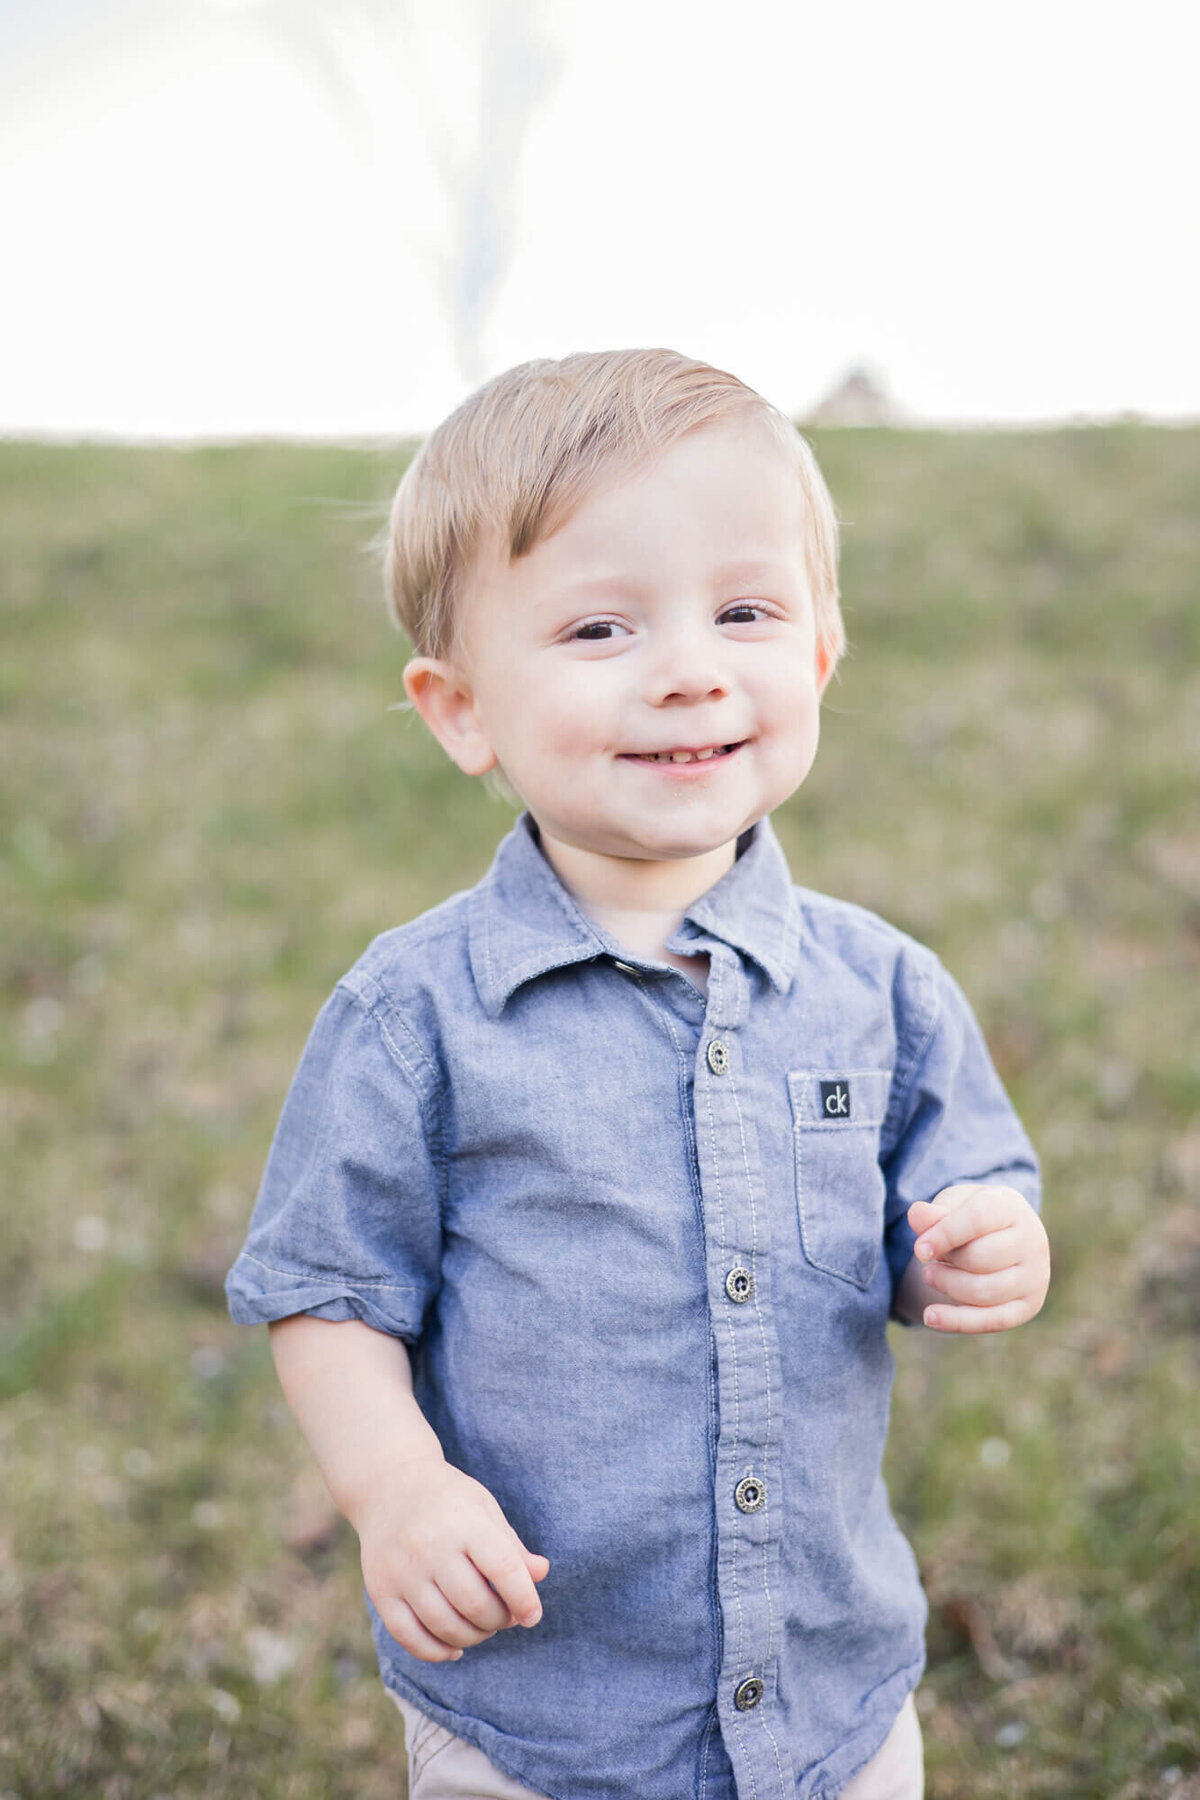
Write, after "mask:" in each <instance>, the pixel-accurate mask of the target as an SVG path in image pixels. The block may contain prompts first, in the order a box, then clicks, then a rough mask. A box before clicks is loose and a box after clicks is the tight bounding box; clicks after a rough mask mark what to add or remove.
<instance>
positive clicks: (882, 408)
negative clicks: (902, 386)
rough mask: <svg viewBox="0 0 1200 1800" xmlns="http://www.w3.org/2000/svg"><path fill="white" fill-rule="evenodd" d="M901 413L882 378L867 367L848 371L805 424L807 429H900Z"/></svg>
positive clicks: (817, 405) (818, 404) (818, 403)
mask: <svg viewBox="0 0 1200 1800" xmlns="http://www.w3.org/2000/svg"><path fill="white" fill-rule="evenodd" d="M899 420H900V413H899V409H898V407H897V406H896V403H895V401H894V400H893V399H892V397H891V395H890V394H889V393H888V391H887V389H886V388H885V386H884V385H883V380H882V377H881V376H879V375H877V374H876V373H875V371H874V370H872V369H868V368H867V367H866V366H865V365H859V366H858V367H857V368H853V369H850V370H848V372H847V373H846V374H845V375H843V376H842V378H841V380H840V381H838V382H836V383H835V384H834V386H833V387H832V388H830V390H829V392H828V393H827V394H826V396H825V398H824V399H823V400H819V401H818V402H817V404H816V406H814V407H813V409H812V411H811V412H810V413H808V414H807V415H806V417H805V419H804V420H803V423H804V424H805V425H896V424H898V423H899Z"/></svg>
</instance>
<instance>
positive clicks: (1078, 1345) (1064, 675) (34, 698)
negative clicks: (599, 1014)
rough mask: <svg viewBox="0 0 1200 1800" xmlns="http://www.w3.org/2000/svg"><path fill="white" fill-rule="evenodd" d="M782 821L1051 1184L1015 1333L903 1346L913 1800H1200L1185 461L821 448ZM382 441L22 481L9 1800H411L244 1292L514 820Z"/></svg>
mask: <svg viewBox="0 0 1200 1800" xmlns="http://www.w3.org/2000/svg"><path fill="white" fill-rule="evenodd" d="M817 449H818V454H819V456H820V458H821V461H822V464H823V466H824V468H825V470H826V472H827V475H828V477H829V480H830V484H831V486H832V488H833V491H834V494H835V497H836V499H837V502H838V506H839V510H840V512H841V514H842V516H843V518H844V519H845V520H846V530H845V560H844V584H843V585H844V590H845V608H846V617H847V625H848V630H849V634H850V638H851V645H852V650H851V654H850V656H849V657H848V659H847V661H846V663H845V664H844V665H843V669H842V671H841V675H840V678H839V680H838V681H837V682H836V683H835V684H834V687H833V689H832V690H831V692H830V695H829V697H828V702H827V705H826V709H825V718H824V727H823V744H822V749H821V752H820V755H819V758H818V762H817V766H816V768H815V770H814V772H813V774H812V776H811V777H810V779H809V781H808V782H807V783H806V785H805V787H804V788H803V789H802V790H801V792H800V794H799V795H798V796H797V797H796V798H795V799H794V800H793V801H792V802H791V803H790V804H789V805H788V806H787V807H786V808H785V809H784V810H783V812H782V813H781V814H780V815H778V818H777V823H778V825H779V829H780V834H781V836H782V838H783V840H784V843H785V845H786V847H787V850H788V852H789V856H790V858H791V861H792V866H793V869H794V871H795V873H796V876H797V878H798V879H799V880H801V881H804V882H806V883H808V884H810V885H812V886H816V887H819V888H824V889H827V890H829V891H832V892H835V893H839V894H842V895H845V896H846V897H848V898H851V899H854V900H858V901H861V902H862V903H864V904H865V905H868V906H872V907H875V908H877V909H878V910H879V911H881V912H883V913H884V914H885V915H886V916H887V917H889V918H891V919H893V920H894V921H895V922H896V923H897V924H900V925H902V926H904V927H906V928H907V929H910V930H912V931H914V932H916V933H917V934H918V935H919V936H921V937H923V938H924V939H925V940H926V941H928V942H930V943H932V944H933V945H934V946H935V948H937V949H938V950H939V951H940V952H941V954H942V955H943V956H944V957H945V959H946V961H947V963H948V964H949V966H950V967H951V968H952V969H953V970H954V971H955V973H956V974H957V975H958V976H959V978H960V980H961V981H962V982H963V985H964V986H965V987H966V989H967V991H968V993H969V994H970V995H971V997H972V998H973V1000H974V1001H975V1003H976V1005H977V1008H978V1011H979V1013H980V1015H981V1018H982V1019H983V1022H984V1025H985V1028H986V1030H987V1032H988V1035H989V1038H990V1041H991V1043H992V1045H993V1048H994V1051H995V1054H996V1058H997V1061H998V1063H999V1065H1000V1067H1001V1070H1002V1072H1003V1074H1004V1076H1005V1078H1006V1080H1007V1081H1008V1082H1009V1084H1010V1087H1011V1089H1012V1091H1013V1093H1014V1095H1015V1096H1016V1098H1017V1100H1018V1103H1019V1105H1020V1106H1021V1108H1022V1111H1023V1113H1024V1115H1025V1117H1026V1120H1027V1122H1028V1124H1029V1127H1030V1130H1031V1132H1032V1134H1033V1136H1034V1139H1035V1141H1036V1142H1037V1143H1038V1144H1039V1147H1040V1148H1041V1149H1042V1151H1043V1155H1044V1159H1045V1164H1046V1182H1047V1207H1046V1217H1047V1222H1048V1225H1049V1228H1050V1233H1051V1239H1052V1244H1053V1249H1054V1262H1055V1280H1054V1285H1053V1287H1052V1290H1051V1296H1050V1299H1049V1301H1048V1304H1047V1306H1046V1309H1045V1311H1044V1312H1043V1314H1042V1315H1041V1317H1040V1318H1039V1319H1038V1321H1037V1322H1036V1323H1035V1324H1033V1325H1031V1326H1029V1327H1026V1328H1025V1329H1024V1330H1022V1331H1019V1332H1016V1333H1011V1334H1007V1335H1005V1336H1003V1337H998V1338H994V1339H984V1340H975V1341H967V1342H961V1343H960V1342H945V1341H941V1340H936V1339H933V1338H932V1337H930V1338H926V1337H924V1336H922V1335H921V1334H918V1333H905V1334H897V1335H896V1344H895V1347H896V1354H897V1361H898V1365H899V1371H898V1383H897V1393H896V1403H895V1411H894V1427H893V1436H892V1442H891V1446H890V1449H889V1456H888V1465H887V1474H888V1479H889V1485H890V1488H891V1492H892V1495H893V1500H894V1504H895V1506H896V1509H897V1511H898V1513H899V1515H900V1517H901V1520H902V1522H903V1523H904V1525H905V1527H906V1529H907V1530H908V1532H909V1533H910V1535H911V1537H912V1540H913V1542H914V1544H915V1546H916V1549H917V1552H918V1556H919V1559H920V1562H921V1566H922V1570H923V1573H924V1576H925V1580H926V1584H927V1587H928V1590H929V1594H930V1601H931V1611H932V1617H931V1627H930V1671H929V1675H928V1677H927V1680H926V1682H925V1684H924V1686H923V1689H922V1693H921V1704H922V1708H923V1716H924V1726H925V1734H926V1746H927V1758H928V1767H929V1793H930V1795H931V1796H932V1797H933V1800H962V1797H964V1796H977V1795H979V1796H985V1795H997V1796H1000V1795H1003V1796H1026V1795H1029V1796H1041V1795H1057V1796H1065V1797H1067V1800H1091V1797H1093V1796H1095V1797H1096V1800H1100V1797H1101V1796H1103V1797H1104V1800H1109V1797H1112V1796H1118V1797H1120V1800H1142V1797H1143V1796H1151V1795H1160V1794H1161V1795H1171V1796H1175V1797H1176V1800H1178V1797H1179V1796H1192V1797H1194V1796H1196V1795H1200V1699H1198V1698H1197V1696H1198V1694H1200V1533H1198V1532H1197V1529H1196V1518H1197V1508H1196V1499H1195V1496H1196V1492H1197V1483H1198V1480H1200V1401H1198V1398H1197V1396H1198V1393H1200V1384H1198V1380H1197V1377H1198V1375H1200V1204H1198V1202H1200V1031H1198V1030H1197V1025H1198V1023H1200V1006H1198V1004H1197V993H1198V992H1200V816H1198V814H1197V808H1196V794H1197V786H1198V784H1197V777H1198V775H1200V674H1198V673H1197V670H1198V668H1200V658H1198V656H1197V652H1198V651H1200V575H1198V569H1200V522H1198V520H1200V515H1198V513H1197V508H1196V505H1195V496H1196V494H1197V493H1198V492H1200V432H1196V431H1193V430H1165V429H1162V430H1160V429H1148V428H1139V427H1134V426H1129V427H1112V428H1106V429H1094V430H1078V431H1061V432H1044V433H1028V434H1013V433H976V434H966V433H964V434H956V435H939V434H936V433H920V432H893V431H879V432H851V431H846V432H830V433H825V434H822V435H821V436H820V438H819V439H818V442H817ZM402 463H403V455H402V453H400V452H393V453H367V452H362V451H359V452H355V451H350V450H341V449H334V448H301V447H285V446H275V445H264V446H246V447H240V448H235V449H218V450H198V451H191V452H178V451H170V450H122V449H111V448H105V449H101V448H77V449H66V448H50V447H45V446H29V445H19V444H9V445H0V604H2V618H3V633H4V642H3V655H2V657H0V770H2V774H0V844H2V846H3V855H4V880H3V889H2V895H0V980H2V981H3V986H4V998H5V1002H6V1005H5V1009H4V1019H3V1024H2V1025H0V1062H2V1065H3V1097H2V1101H0V1105H2V1109H3V1110H2V1113H0V1119H2V1122H3V1127H4V1141H5V1155H4V1159H3V1181H4V1193H3V1197H2V1201H0V1204H2V1207H3V1211H2V1213H0V1230H2V1232H3V1242H4V1246H5V1254H4V1257H3V1261H2V1264H0V1461H2V1475H0V1481H2V1485H3V1494H4V1506H3V1509H2V1511H0V1608H2V1610H3V1615H4V1617H3V1625H2V1627H0V1642H2V1644H3V1648H0V1671H2V1672H0V1792H3V1793H5V1794H7V1795H18V1796H19V1797H20V1800H41V1797H42V1796H51V1795H62V1794H67V1795H87V1796H91V1795H99V1796H103V1797H104V1800H126V1797H128V1800H153V1797H154V1796H170V1797H171V1800H185V1797H190V1796H201V1795H203V1796H206V1797H212V1800H235V1797H236V1800H248V1797H253V1796H258V1797H261V1800H308V1797H309V1796H311V1797H313V1800H318V1797H319V1800H327V1797H329V1796H337V1797H339V1800H342V1797H344V1800H374V1797H375V1796H378V1797H379V1800H383V1797H384V1796H387V1800H394V1796H396V1795H397V1794H398V1793H400V1792H402V1789H403V1780H402V1776H401V1774H400V1770H399V1763H400V1742H401V1734H400V1728H399V1723H398V1721H397V1720H396V1719H395V1717H394V1714H393V1711H392V1709H391V1708H390V1706H389V1705H388V1703H387V1702H386V1700H385V1699H384V1697H383V1695H382V1693H381V1691H380V1689H379V1686H378V1682H377V1680H376V1677H375V1674H374V1666H373V1659H372V1656H371V1650H370V1644H369V1639H368V1635H367V1630H366V1625H365V1621H364V1618H363V1615H362V1610H361V1602H360V1594H359V1580H358V1572H357V1564H356V1559H355V1554H354V1545H353V1541H352V1537H351V1534H350V1533H349V1531H348V1530H347V1528H345V1527H344V1526H343V1527H339V1526H338V1525H337V1523H336V1522H335V1521H334V1520H333V1519H332V1517H331V1515H330V1513H329V1510H328V1507H327V1505H326V1504H325V1503H324V1502H323V1500H322V1498H321V1490H320V1485H319V1481H318V1479H317V1478H316V1477H315V1475H314V1473H313V1472H312V1470H311V1468H310V1464H309V1458H308V1455H307V1452H306V1451H305V1449H304V1446H303V1444H302V1443H301V1442H300V1440H299V1438H298V1435H297V1433H296V1431H295V1428H294V1426H293V1425H292V1423H291V1421H290V1417H289V1415H288V1414H287V1412H286V1410H285V1409H284V1407H283V1405H282V1402H281V1400H280V1398H279V1395H278V1391H277V1388H276V1384H275V1381H274V1376H273V1373H272V1370H271V1367H270V1361H269V1357H268V1353H267V1346H266V1343H265V1337H264V1334H262V1333H258V1332H247V1331H244V1330H239V1329H238V1328H236V1327H234V1326H232V1325H231V1324H230V1323H229V1322H228V1320H227V1318H226V1315H225V1311H224V1303H223V1298H222V1294H221V1286H220V1284H221V1279H222V1277H223V1274H224V1271H225V1268H226V1267H227V1265H228V1262H229V1261H230V1260H231V1258H232V1256H233V1255H234V1253H235V1251H236V1249H237V1246H238V1244H239V1242H240V1239H241V1234H242V1231H243V1229H244V1225H245V1220H246V1217H247V1215H248V1212H249V1208H250V1205H251V1202H252V1199H253V1195H254V1191H255V1188H256V1185H257V1180H258V1175H259V1171H260V1167H261V1163H262V1159H263V1155H264V1152H265V1148H266V1145H267V1142H268V1141H269V1137H270V1133H271V1130H272V1128H273V1125H274V1121H275V1117H276V1114H277V1111H278V1107H279V1104H280V1101H281V1098H282V1095H283V1092H284V1089H285V1087H286V1084H287V1081H288V1079H289V1076H290V1074H291V1071H292V1068H293V1067H294V1064H295V1061H296V1059H297V1057H298V1055H299V1051H300V1048H301V1046H302V1044H303V1041H304V1037H305V1034H306V1032H307V1030H308V1026H309V1024H310V1023H311V1020H312V1017H313V1014H314V1013H315V1011H316V1009H317V1007H318V1005H319V1004H320V1002H321V1000H322V999H323V998H324V996H325V994H326V992H327V991H328V989H329V987H330V986H331V984H332V983H333V981H334V980H335V979H336V978H337V976H338V975H339V974H341V973H342V971H343V970H344V969H345V968H346V967H347V966H348V964H349V963H350V962H351V961H352V960H353V959H354V958H355V956H357V954H358V953H359V951H360V950H361V949H362V947H363V946H364V944H365V943H366V942H367V940H368V939H369V938H370V937H371V936H372V935H373V934H374V933H375V932H376V931H378V930H380V929H382V928H384V927H386V926H387V925H390V924H393V923H396V922H398V921H400V920H402V919H405V918H408V917H411V916H412V915H413V914H414V913H416V912H417V911H419V910H421V909H422V908H423V907H425V906H427V905H430V904H432V903H433V902H435V901H437V900H438V899H440V898H442V897H443V896H444V895H445V894H447V893H448V892H450V891H452V890H453V889H455V888H458V887H462V886H465V885H467V884H469V883H470V882H472V881H474V880H475V879H476V878H477V877H478V876H479V874H481V873H482V871H483V869H484V868H485V867H486V865H487V862H488V860H489V858H490V855H491V851H492V849H493V847H494V845H495V843H496V841H497V839H498V838H499V836H500V835H501V834H502V832H503V831H504V830H505V829H506V828H507V824H508V819H509V815H508V814H507V813H506V812H505V811H504V810H503V809H502V807H500V806H499V805H498V804H497V803H496V802H494V801H492V800H490V799H489V798H488V797H487V795H486V794H485V793H484V792H483V790H482V789H481V788H480V787H479V786H477V785H472V784H470V783H468V782H467V781H466V780H465V779H463V778H462V777H460V776H459V775H458V774H457V772H456V771H454V770H453V769H452V768H451V767H450V765H449V764H448V763H447V762H446V760H445V759H444V757H443V756H442V755H441V753H440V752H439V751H438V750H436V748H435V747H434V746H433V745H432V744H431V743H430V742H429V741H428V740H427V739H426V738H425V737H424V735H423V734H422V733H421V731H420V729H419V727H418V726H417V725H416V724H415V723H414V722H413V721H412V719H411V718H409V717H408V716H406V715H405V714H402V713H396V712H389V711H388V710H387V708H388V706H389V704H390V703H392V702H393V701H395V700H397V699H399V698H400V697H401V696H402V687H401V680H400V672H401V668H402V665H403V647H402V645H401V643H400V641H399V640H398V639H396V638H395V637H393V636H392V635H390V633H389V631H388V628H387V626H386V623H385V621H384V617H383V612H382V606H381V604H380V601H379V598H378V588H377V575H376V571H375V568H374V565H373V564H372V562H371V560H370V558H369V557H368V556H367V555H366V554H365V552H364V549H363V546H364V545H365V544H366V542H367V540H368V539H369V538H370V537H371V535H372V534H373V532H374V530H375V529H376V526H377V523H378V520H379V516H380V509H381V505H382V503H383V502H384V501H385V500H386V497H387V495H388V494H389V492H390V490H391V488H392V486H393V485H394V482H395V479H396V477H397V475H398V473H399V470H400V468H401V466H402Z"/></svg>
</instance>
